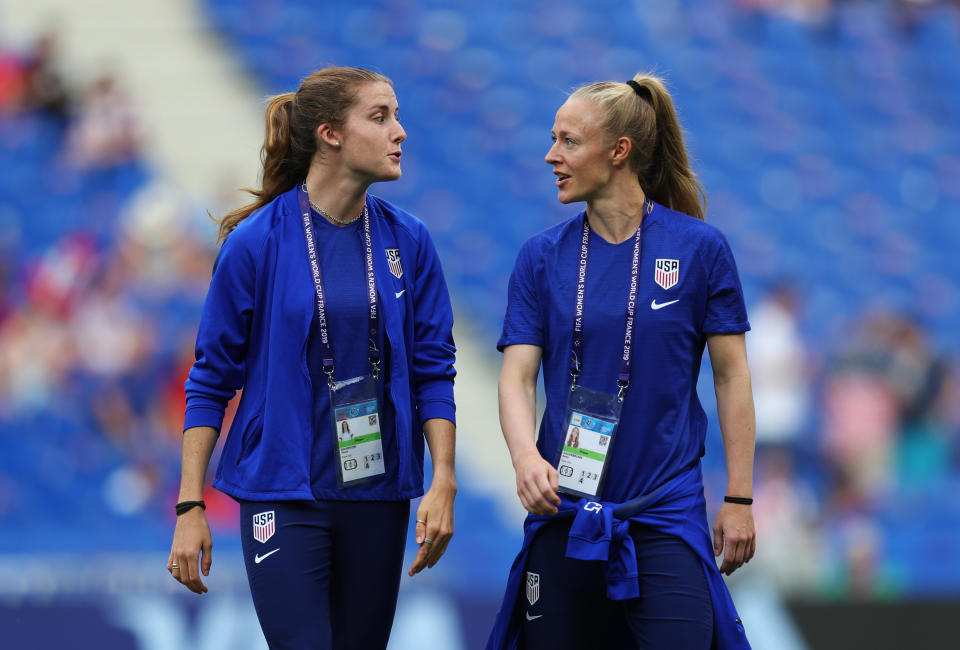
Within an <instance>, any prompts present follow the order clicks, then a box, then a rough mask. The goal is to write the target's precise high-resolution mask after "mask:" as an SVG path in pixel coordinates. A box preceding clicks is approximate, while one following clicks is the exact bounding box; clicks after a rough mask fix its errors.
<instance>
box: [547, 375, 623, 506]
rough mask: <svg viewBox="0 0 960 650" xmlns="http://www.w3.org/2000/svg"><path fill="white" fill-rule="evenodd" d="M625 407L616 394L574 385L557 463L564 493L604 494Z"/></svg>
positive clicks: (592, 495)
mask: <svg viewBox="0 0 960 650" xmlns="http://www.w3.org/2000/svg"><path fill="white" fill-rule="evenodd" d="M621 407H622V403H621V401H620V400H619V399H618V398H617V396H616V395H613V394H610V393H601V392H597V391H593V390H590V389H588V388H583V387H582V386H577V385H576V384H574V386H573V388H572V389H571V391H570V394H569V396H568V397H567V410H566V415H565V417H564V422H565V423H566V426H565V427H564V431H563V445H562V446H561V448H560V458H559V460H558V462H557V473H558V474H559V475H560V491H561V492H566V493H567V494H573V495H578V496H583V497H596V496H598V495H599V494H600V489H601V488H602V487H603V478H604V474H605V470H606V468H607V465H608V463H607V461H608V460H609V458H610V453H611V449H612V448H613V438H614V435H615V434H616V432H617V425H618V424H619V423H620V409H621Z"/></svg>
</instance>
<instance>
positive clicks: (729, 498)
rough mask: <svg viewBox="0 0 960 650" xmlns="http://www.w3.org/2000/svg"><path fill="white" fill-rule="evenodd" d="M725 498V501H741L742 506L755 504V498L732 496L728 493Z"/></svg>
mask: <svg viewBox="0 0 960 650" xmlns="http://www.w3.org/2000/svg"><path fill="white" fill-rule="evenodd" d="M723 500H724V502H725V503H739V504H740V505H742V506H752V505H753V499H752V498H750V497H732V496H729V495H728V496H725V497H723Z"/></svg>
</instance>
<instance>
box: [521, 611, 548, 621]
mask: <svg viewBox="0 0 960 650" xmlns="http://www.w3.org/2000/svg"><path fill="white" fill-rule="evenodd" d="M524 613H525V614H526V615H527V620H528V621H535V620H537V619H538V618H540V617H541V616H543V614H537V615H536V616H530V612H524Z"/></svg>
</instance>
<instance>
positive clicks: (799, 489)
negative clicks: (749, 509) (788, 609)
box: [753, 447, 824, 592]
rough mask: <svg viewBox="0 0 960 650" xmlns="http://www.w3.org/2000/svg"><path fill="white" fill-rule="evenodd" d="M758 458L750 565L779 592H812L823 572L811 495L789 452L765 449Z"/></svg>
mask: <svg viewBox="0 0 960 650" xmlns="http://www.w3.org/2000/svg"><path fill="white" fill-rule="evenodd" d="M762 458H763V462H762V464H760V463H758V466H757V485H756V489H755V490H754V506H753V515H754V518H755V520H756V525H757V539H758V540H759V543H758V544H757V555H756V560H755V561H756V562H757V564H758V565H759V566H760V567H761V568H762V569H763V574H764V575H765V576H766V577H769V578H770V579H771V580H773V581H774V582H775V583H776V584H777V586H779V587H780V588H782V589H784V590H788V591H797V592H810V591H813V590H815V589H816V588H817V587H818V586H819V585H820V583H821V581H822V579H823V573H824V572H823V548H822V545H821V542H820V539H819V535H818V526H819V524H820V516H821V514H820V505H819V503H818V501H817V497H816V494H815V493H814V491H813V489H812V488H811V487H810V486H809V485H808V484H807V482H806V481H805V480H803V478H802V477H801V476H799V475H798V474H797V472H796V471H795V468H794V459H793V454H792V453H791V452H790V450H789V449H787V448H783V447H782V448H769V449H767V450H766V453H765V454H764V455H763V457H762Z"/></svg>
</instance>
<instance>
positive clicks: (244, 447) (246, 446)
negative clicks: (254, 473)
mask: <svg viewBox="0 0 960 650" xmlns="http://www.w3.org/2000/svg"><path fill="white" fill-rule="evenodd" d="M262 433H263V413H262V412H260V413H257V414H256V415H254V416H253V417H252V418H250V421H249V422H248V423H247V428H246V429H244V430H243V435H242V436H240V453H238V454H237V463H236V464H237V465H238V466H239V465H240V461H241V460H243V459H244V458H246V457H247V456H249V455H250V452H251V451H252V450H253V448H254V447H255V446H256V445H257V443H258V442H260V436H261V434H262Z"/></svg>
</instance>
